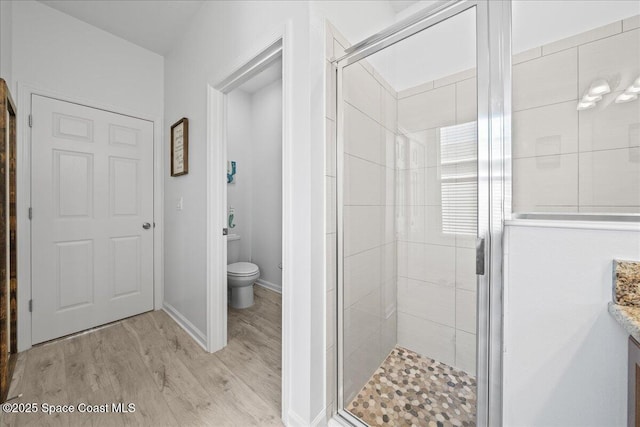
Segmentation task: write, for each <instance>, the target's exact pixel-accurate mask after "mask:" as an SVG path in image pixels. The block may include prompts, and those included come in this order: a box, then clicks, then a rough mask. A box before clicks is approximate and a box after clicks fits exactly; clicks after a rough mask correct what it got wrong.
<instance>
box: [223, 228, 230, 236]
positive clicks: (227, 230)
mask: <svg viewBox="0 0 640 427" xmlns="http://www.w3.org/2000/svg"><path fill="white" fill-rule="evenodd" d="M228 234H229V229H228V228H223V229H222V235H223V236H226V235H228Z"/></svg>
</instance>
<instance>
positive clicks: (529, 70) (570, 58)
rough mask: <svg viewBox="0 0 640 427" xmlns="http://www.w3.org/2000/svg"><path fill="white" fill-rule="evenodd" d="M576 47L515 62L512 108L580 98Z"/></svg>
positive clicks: (523, 107)
mask: <svg viewBox="0 0 640 427" xmlns="http://www.w3.org/2000/svg"><path fill="white" fill-rule="evenodd" d="M577 55H578V50H577V48H573V49H569V50H565V51H562V52H558V53H554V54H553V55H548V56H543V57H541V58H538V59H534V60H531V61H527V62H523V63H521V64H517V65H514V66H513V110H514V111H520V110H524V109H527V108H532V107H540V106H542V105H548V104H555V103H558V102H563V101H570V100H573V99H577V97H578V94H577V92H576V87H577V80H578V77H577V75H578V71H577V67H578V56H577Z"/></svg>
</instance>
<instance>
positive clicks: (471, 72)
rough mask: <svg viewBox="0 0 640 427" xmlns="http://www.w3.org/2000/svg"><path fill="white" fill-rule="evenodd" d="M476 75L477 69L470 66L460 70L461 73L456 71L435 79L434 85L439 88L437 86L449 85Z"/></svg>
mask: <svg viewBox="0 0 640 427" xmlns="http://www.w3.org/2000/svg"><path fill="white" fill-rule="evenodd" d="M475 76H476V69H475V68H469V69H468V70H464V71H460V72H459V73H454V74H450V75H448V76H446V77H443V78H441V79H438V80H434V81H433V87H434V88H437V87H441V86H447V85H450V84H454V83H457V82H461V81H463V80H468V79H470V78H472V77H475Z"/></svg>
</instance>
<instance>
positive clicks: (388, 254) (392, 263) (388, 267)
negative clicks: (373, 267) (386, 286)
mask: <svg viewBox="0 0 640 427" xmlns="http://www.w3.org/2000/svg"><path fill="white" fill-rule="evenodd" d="M397 246H398V242H396V241H395V240H394V241H393V242H391V243H387V244H385V245H384V246H383V247H382V249H381V255H382V259H381V261H380V265H381V271H380V277H381V278H382V280H383V281H385V282H389V281H392V280H395V279H396V278H397V277H398V268H397V258H398V254H397V249H396V248H397ZM394 289H395V285H394Z"/></svg>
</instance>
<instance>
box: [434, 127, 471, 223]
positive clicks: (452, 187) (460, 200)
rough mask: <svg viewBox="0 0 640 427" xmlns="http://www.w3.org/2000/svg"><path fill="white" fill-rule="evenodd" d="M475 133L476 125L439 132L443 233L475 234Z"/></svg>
mask: <svg viewBox="0 0 640 427" xmlns="http://www.w3.org/2000/svg"><path fill="white" fill-rule="evenodd" d="M477 134H478V128H477V124H476V122H469V123H463V124H459V125H454V126H447V127H443V128H441V129H440V185H441V192H440V194H441V198H442V200H441V202H442V204H441V205H442V232H443V233H447V234H464V235H476V234H477V223H478V213H477V212H478V210H477V206H478V174H477V161H478V154H477V146H478V144H477Z"/></svg>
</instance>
